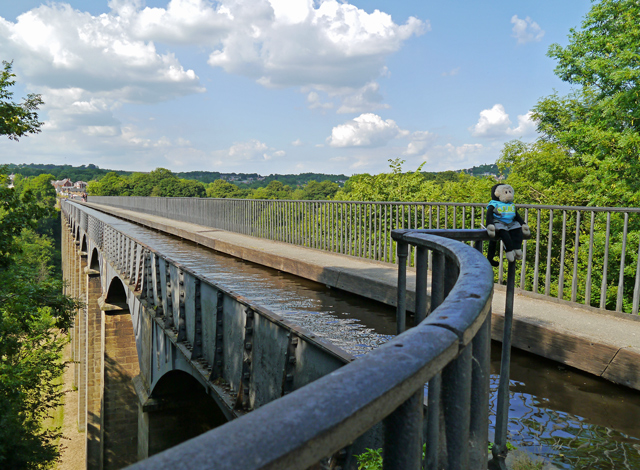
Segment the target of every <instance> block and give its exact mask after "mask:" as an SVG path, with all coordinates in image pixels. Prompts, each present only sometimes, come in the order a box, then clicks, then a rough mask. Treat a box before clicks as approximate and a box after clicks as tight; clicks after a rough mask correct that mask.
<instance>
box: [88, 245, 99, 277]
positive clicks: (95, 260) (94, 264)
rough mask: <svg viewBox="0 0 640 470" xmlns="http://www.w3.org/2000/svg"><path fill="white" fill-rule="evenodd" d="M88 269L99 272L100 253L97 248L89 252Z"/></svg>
mask: <svg viewBox="0 0 640 470" xmlns="http://www.w3.org/2000/svg"><path fill="white" fill-rule="evenodd" d="M89 269H93V270H94V271H98V272H100V253H99V252H98V249H97V248H94V249H93V251H91V258H90V259H89Z"/></svg>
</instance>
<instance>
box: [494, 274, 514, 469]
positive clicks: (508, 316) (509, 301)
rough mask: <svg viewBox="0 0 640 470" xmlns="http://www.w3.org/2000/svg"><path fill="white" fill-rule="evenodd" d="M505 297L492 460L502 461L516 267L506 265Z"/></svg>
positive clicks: (507, 414) (506, 413) (504, 441)
mask: <svg viewBox="0 0 640 470" xmlns="http://www.w3.org/2000/svg"><path fill="white" fill-rule="evenodd" d="M508 264H509V268H508V273H507V295H506V303H505V309H504V310H505V311H504V327H503V335H502V358H501V361H500V382H499V384H498V403H497V407H496V427H495V445H494V446H493V449H492V453H493V459H494V460H496V461H500V460H502V462H504V458H505V457H506V455H507V430H508V424H509V372H510V368H511V328H512V323H513V294H514V290H515V288H514V287H515V277H516V265H515V262H513V263H508Z"/></svg>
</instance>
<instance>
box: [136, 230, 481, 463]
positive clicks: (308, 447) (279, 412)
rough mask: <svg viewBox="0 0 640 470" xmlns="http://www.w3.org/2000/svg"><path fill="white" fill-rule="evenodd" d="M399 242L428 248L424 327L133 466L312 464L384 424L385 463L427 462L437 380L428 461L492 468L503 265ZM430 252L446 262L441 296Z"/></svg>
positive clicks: (406, 239)
mask: <svg viewBox="0 0 640 470" xmlns="http://www.w3.org/2000/svg"><path fill="white" fill-rule="evenodd" d="M394 238H395V239H396V240H397V241H398V243H399V246H400V247H408V246H409V245H413V246H415V247H416V250H417V252H418V254H419V259H420V261H419V263H417V276H418V279H419V280H420V288H419V290H418V291H417V293H416V299H417V301H418V304H419V306H420V309H421V310H420V312H419V313H418V315H419V316H420V317H419V320H421V321H420V322H419V324H418V325H417V326H416V327H414V328H411V329H408V330H407V331H405V332H403V333H402V334H399V335H398V336H396V337H395V338H394V339H392V340H391V341H389V342H388V343H386V344H384V345H383V346H381V347H379V348H377V349H375V350H373V351H372V352H370V353H368V354H366V355H365V356H363V357H360V358H358V359H357V360H356V361H354V362H352V363H350V364H348V365H345V366H344V367H342V368H340V369H338V370H337V371H335V372H333V373H331V374H329V375H326V376H324V377H322V378H321V379H318V380H317V381H315V382H312V383H311V384H309V385H307V386H305V387H303V388H301V389H299V390H297V391H295V392H293V393H291V394H289V395H286V396H284V397H283V398H279V399H277V400H275V401H273V402H271V403H269V404H267V405H264V406H262V407H261V408H258V409H257V410H255V411H253V412H251V413H249V414H247V415H245V416H243V417H242V418H240V419H237V420H235V421H231V422H229V423H227V424H225V425H224V426H221V427H219V428H216V429H213V430H211V431H209V432H207V433H205V434H203V435H201V436H199V437H196V438H194V439H192V440H190V441H187V442H185V443H183V444H180V445H178V446H176V447H173V448H171V449H168V450H166V451H164V452H162V453H160V454H158V455H155V456H153V457H151V458H149V459H147V460H144V461H142V462H139V463H137V464H135V465H133V466H132V467H130V468H132V469H140V470H141V469H154V470H155V469H160V470H162V469H167V470H168V469H171V470H174V469H175V468H194V469H195V468H215V469H229V470H231V469H233V470H238V469H243V470H252V469H278V470H286V469H292V470H293V469H300V470H303V469H308V468H310V467H312V466H314V465H316V464H317V463H318V462H320V461H321V460H322V459H323V458H325V457H327V456H330V455H332V454H334V453H336V452H338V451H340V450H342V449H344V448H345V447H348V446H349V445H350V444H351V443H352V442H353V441H354V440H356V439H357V438H358V437H359V436H361V435H362V434H363V433H365V432H366V431H367V430H369V429H371V428H372V427H373V426H374V425H376V424H377V423H379V422H381V421H382V422H383V427H384V445H383V449H384V468H385V469H387V470H388V469H397V470H400V469H402V470H418V469H420V468H422V462H421V461H422V443H423V439H424V436H425V431H424V427H423V410H424V406H423V403H424V396H425V387H424V384H425V383H429V386H428V392H427V394H428V413H427V419H426V420H425V422H426V440H425V441H426V442H425V443H426V460H427V462H426V468H429V469H436V468H438V469H440V468H447V469H452V470H453V469H461V468H465V469H466V468H470V469H478V470H479V469H483V470H484V469H486V468H487V434H488V401H489V355H490V338H491V336H490V334H491V332H490V318H491V315H490V311H491V298H492V292H493V271H492V269H491V266H490V265H489V264H488V263H487V261H486V259H485V258H484V257H483V256H482V254H481V253H480V252H478V251H476V250H474V249H473V248H472V247H470V246H467V245H465V244H463V243H460V242H457V241H454V240H449V239H445V238H441V237H438V236H434V235H428V234H414V233H398V234H394ZM401 249H403V248H401ZM428 253H431V258H432V259H433V260H434V262H433V270H432V275H431V279H432V283H431V287H430V292H427V284H428V282H427V280H428V273H427V269H428V266H427V263H426V262H424V260H426V259H427V258H425V256H428ZM423 280H424V281H423ZM400 287H401V289H400V293H399V298H400V297H402V296H404V286H400ZM422 287H424V289H423V288H422ZM429 295H430V296H431V302H430V304H431V305H430V306H429ZM428 311H431V313H430V314H429V315H427V312H428ZM423 318H424V319H423ZM343 465H345V467H348V466H349V464H348V463H346V464H344V463H343ZM313 468H318V467H313Z"/></svg>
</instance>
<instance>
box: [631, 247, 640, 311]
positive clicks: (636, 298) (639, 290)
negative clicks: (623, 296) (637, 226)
mask: <svg viewBox="0 0 640 470" xmlns="http://www.w3.org/2000/svg"><path fill="white" fill-rule="evenodd" d="M639 306H640V237H639V238H638V256H637V258H636V281H635V283H634V285H633V305H632V307H631V313H632V314H633V315H637V314H638V308H639Z"/></svg>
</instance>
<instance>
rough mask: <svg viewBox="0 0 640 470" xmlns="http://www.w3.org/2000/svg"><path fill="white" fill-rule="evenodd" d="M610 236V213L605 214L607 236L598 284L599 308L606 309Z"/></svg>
mask: <svg viewBox="0 0 640 470" xmlns="http://www.w3.org/2000/svg"><path fill="white" fill-rule="evenodd" d="M610 235H611V212H607V234H606V236H605V243H604V261H603V264H602V283H601V284H600V308H602V309H605V308H606V307H607V268H608V264H609V236H610Z"/></svg>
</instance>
